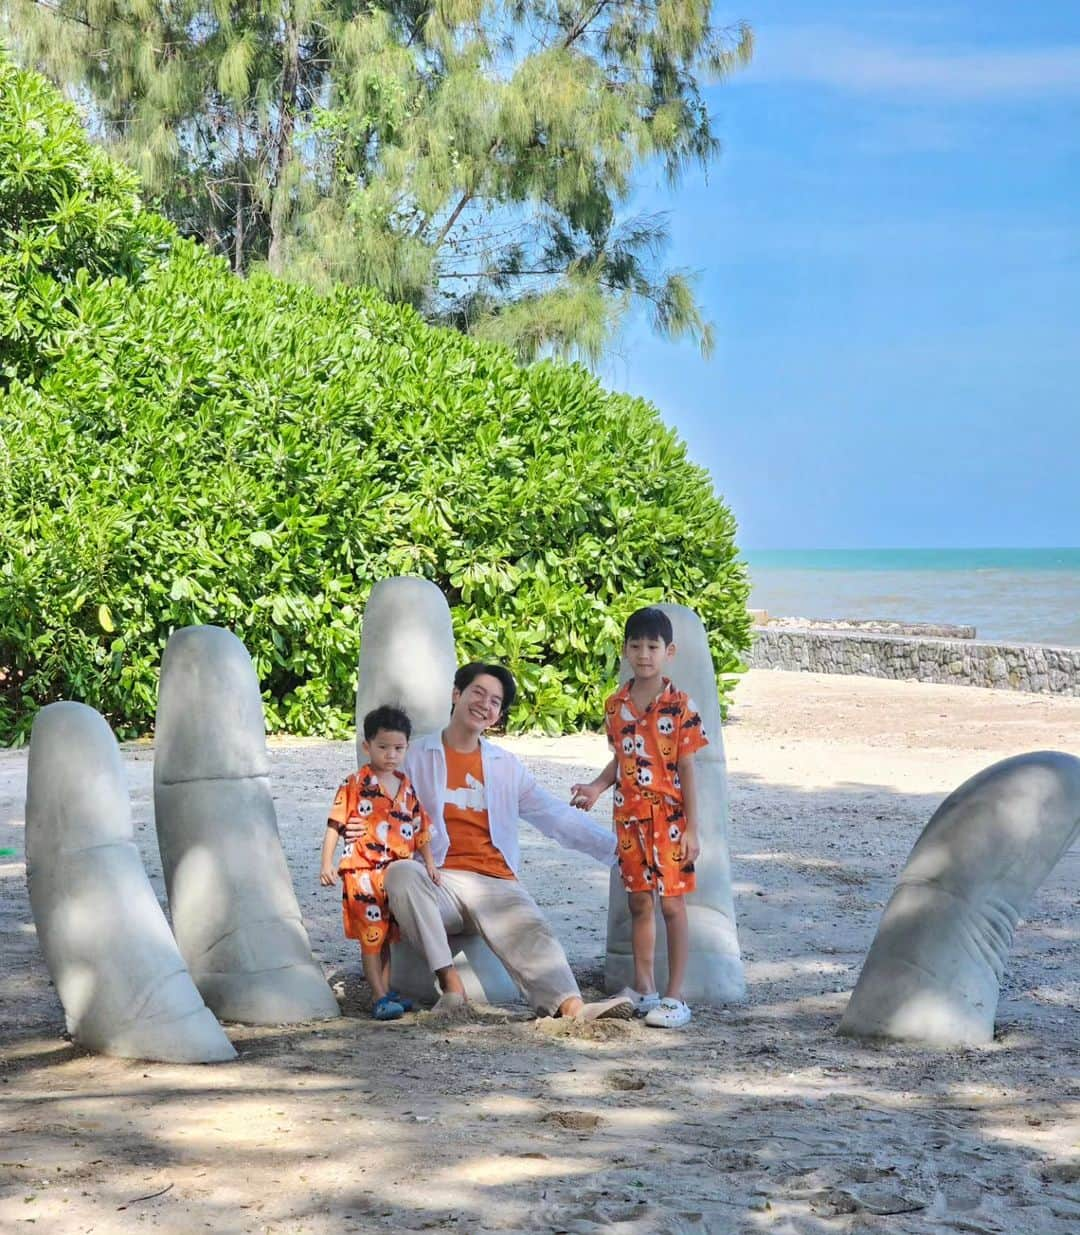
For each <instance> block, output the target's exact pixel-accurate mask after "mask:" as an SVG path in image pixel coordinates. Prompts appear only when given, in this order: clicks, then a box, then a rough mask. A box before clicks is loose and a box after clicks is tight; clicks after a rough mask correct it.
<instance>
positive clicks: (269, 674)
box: [0, 66, 749, 741]
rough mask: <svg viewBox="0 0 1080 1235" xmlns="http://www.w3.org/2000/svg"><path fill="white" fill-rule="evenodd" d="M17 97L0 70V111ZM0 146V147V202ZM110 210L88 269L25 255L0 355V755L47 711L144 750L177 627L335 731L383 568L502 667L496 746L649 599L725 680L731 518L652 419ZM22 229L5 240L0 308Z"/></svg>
mask: <svg viewBox="0 0 1080 1235" xmlns="http://www.w3.org/2000/svg"><path fill="white" fill-rule="evenodd" d="M13 81H14V83H15V85H14V87H13V86H12V82H13ZM26 83H29V86H28V89H31V90H32V91H34V92H39V93H40V91H41V89H42V88H41V86H40V83H39V82H38V81H37V79H36V78H34V77H33V76H32V75H27V74H16V75H14V76H13V71H12V70H10V68H8V67H4V66H0V112H2V111H3V108H4V104H5V99H4V97H3V93H2V92H3V91H10V90H11V89H14V90H15V92H16V93H18V90H19V89H21V88H22V85H23V84H26ZM44 110H45V112H46V113H47V112H48V108H45V109H44ZM54 110H55V113H56V115H57V116H59V118H60V119H59V121H58V123H59V124H60V127H61V128H63V127H64V126H65V125H67V124H68V123H69V121H70V114H69V113H68V111H67V109H66V108H64V107H62V106H61V105H55V107H54ZM48 133H49V130H48V127H47V126H46V132H45V134H44V135H42V140H43V141H45V140H46V138H47V137H48ZM64 133H65V138H64V140H65V142H66V143H67V146H68V148H69V151H70V153H69V154H68V156H67V157H68V158H69V160H70V161H71V162H72V164H73V165H78V166H79V167H81V168H84V169H89V170H84V171H81V172H80V173H79V175H80V176H82V177H84V178H85V179H86V180H87V181H88V188H87V193H88V195H89V197H88V200H97V197H96V189H97V187H98V186H99V173H100V185H101V186H103V187H102V188H101V193H102V194H103V195H104V196H105V197H107V196H108V194H107V192H106V190H107V189H108V188H109V186H116V185H118V184H123V185H126V187H125V188H124V189H123V192H124V193H127V192H128V191H129V190H130V187H131V186H130V182H128V181H126V180H125V179H124V177H122V176H120V174H119V173H117V172H116V170H115V168H114V167H113V166H112V165H111V164H109V163H107V161H104V160H101V159H100V158H99V157H98V156H97V155H96V154H93V153H92V152H91V151H90V150H89V148H88V146H87V145H86V143H85V140H82V141H74V140H73V139H72V138H71V133H70V130H69V129H67V128H65V129H64ZM57 140H59V139H57ZM13 142H14V143H18V142H23V143H24V144H25V134H24V133H23V132H22V131H21V130H18V131H16V132H15V133H14V138H13V136H12V130H11V128H10V126H3V125H0V202H3V201H4V200H6V199H5V197H4V195H5V193H9V192H10V191H11V190H10V186H9V185H8V181H9V180H10V178H11V177H10V173H9V168H10V167H11V166H12V156H11V153H10V149H9V147H11V146H12V145H13ZM57 148H59V146H57ZM19 157H25V156H19ZM56 179H57V183H58V184H60V183H62V181H63V174H62V169H60V168H59V167H57V169H56ZM54 196H55V194H54ZM121 196H122V195H121ZM115 200H117V201H119V199H115ZM117 209H118V210H119V211H120V215H119V216H118V217H117V218H116V219H114V220H113V222H112V223H111V224H110V226H109V228H106V229H105V230H104V232H103V241H107V240H108V238H109V237H110V236H111V237H112V238H113V240H114V242H115V243H114V244H113V248H112V249H111V250H109V248H108V245H107V243H102V245H101V247H100V249H99V250H98V252H97V256H96V258H95V263H96V264H94V263H91V264H87V263H86V262H84V261H83V260H82V258H80V259H79V263H80V264H73V262H74V259H72V262H68V263H67V264H65V262H64V260H62V253H61V252H59V251H57V252H54V253H52V255H51V256H50V257H49V258H48V260H46V259H45V258H40V257H38V256H34V257H33V258H32V260H31V262H30V263H29V266H28V267H27V268H32V274H31V275H30V276H29V277H30V278H31V279H32V280H33V282H34V284H35V286H36V287H37V288H38V292H37V295H38V300H37V302H36V303H37V307H36V309H35V311H34V313H33V314H31V315H29V316H26V315H24V321H23V324H22V325H20V326H19V327H18V330H20V331H21V332H22V333H21V334H20V335H19V338H18V340H17V341H16V346H15V347H12V350H11V351H10V352H8V353H6V354H7V355H8V357H9V363H8V366H7V374H8V388H7V390H6V392H5V391H2V389H0V544H2V545H3V546H4V554H3V558H2V559H0V674H5V675H6V676H5V677H4V680H3V681H2V682H0V738H3V739H4V740H9V741H10V740H19V739H20V738H21V737H22V736H23V735H24V734H25V733H26V731H27V729H28V726H29V723H30V721H31V720H32V717H33V713H34V711H35V710H36V709H37V708H38V707H40V706H43V705H44V704H46V703H49V702H51V701H53V700H54V699H57V698H61V697H74V698H78V699H82V700H84V701H85V702H87V703H89V704H91V705H92V706H94V707H96V708H98V709H99V710H100V711H102V712H103V713H104V714H105V715H106V717H108V719H109V720H110V721H111V723H112V724H113V725H114V726H115V727H116V728H117V730H118V731H119V732H120V733H122V734H124V735H131V734H134V733H137V732H143V731H146V730H147V729H148V728H149V727H150V726H151V724H152V721H153V715H154V708H155V704H156V696H157V673H158V666H159V662H160V657H161V652H162V649H163V648H164V645H165V642H166V640H167V639H168V636H169V633H170V632H171V631H172V630H173V629H175V628H176V627H178V626H183V625H188V624H191V623H198V622H209V623H214V624H217V625H222V626H227V627H230V628H231V629H233V630H235V632H236V633H237V634H238V635H239V636H240V638H241V639H243V641H244V643H245V644H246V646H247V648H248V650H249V651H250V652H251V655H252V657H253V659H254V661H255V665H256V668H257V670H258V673H259V676H260V679H261V682H262V685H263V688H264V697H265V699H266V707H267V718H268V723H269V725H270V727H271V728H272V729H275V730H285V731H288V732H292V733H323V734H332V735H344V734H346V733H348V732H350V731H351V728H352V708H353V697H354V691H355V685H356V682H355V677H356V660H357V654H358V651H359V628H360V618H361V614H362V609H363V604H364V601H365V599H366V597H367V594H368V591H369V589H370V587H371V584H372V583H373V582H375V581H376V580H378V579H380V578H383V577H385V576H388V575H396V574H420V575H424V576H425V577H427V578H429V579H432V580H434V581H435V582H436V583H437V584H438V585H439V586H440V588H442V590H443V591H444V593H445V594H446V596H447V597H448V599H449V601H450V603H451V605H452V607H453V612H454V623H455V630H456V633H457V638H458V642H459V651H460V653H461V655H462V657H468V658H472V657H478V656H483V657H491V658H495V659H499V660H503V661H505V662H506V663H507V664H508V665H509V666H510V668H511V669H512V670H513V671H514V672H515V674H516V675H517V676H518V679H519V681H520V683H521V686H522V691H521V696H520V703H519V704H518V706H517V707H516V708H515V710H514V712H513V714H512V716H511V718H510V727H511V728H513V729H522V728H531V727H537V726H539V727H542V728H544V729H546V730H547V731H548V732H551V733H557V732H563V731H566V730H570V729H574V728H580V727H582V726H587V725H594V724H596V723H597V722H598V721H599V717H600V706H601V699H602V696H603V693H604V691H605V690H607V689H608V688H609V687H610V685H611V683H612V681H613V679H614V675H615V671H616V667H617V651H618V643H619V639H620V631H621V622H622V620H623V618H624V617H625V615H626V613H627V612H628V611H629V610H630V609H632V608H634V607H636V606H637V605H639V604H643V603H647V602H649V601H651V600H656V599H659V598H665V599H670V600H674V601H680V602H683V603H686V604H689V605H692V606H693V607H694V608H695V609H696V610H697V611H698V613H699V614H700V615H701V617H702V619H703V621H704V622H705V624H706V627H707V628H708V630H709V632H710V639H711V642H712V647H713V652H714V658H715V663H716V666H717V669H718V671H719V672H720V673H732V672H734V671H736V670H738V669H739V668H740V652H741V650H742V649H744V648H745V647H746V646H747V643H748V638H749V622H748V619H747V615H746V608H745V601H746V590H747V589H746V582H745V576H744V571H743V567H742V565H741V564H740V563H739V562H738V561H737V558H736V550H735V548H734V544H733V537H734V521H733V519H732V517H731V515H730V513H729V512H728V510H727V509H726V507H725V506H724V505H723V504H722V503H721V502H720V501H719V500H718V499H717V498H716V497H715V496H714V494H713V492H712V488H711V485H710V482H709V479H708V477H707V475H706V474H705V472H703V471H702V470H701V469H700V468H697V467H695V466H694V465H693V464H691V463H690V462H689V461H688V460H687V457H686V452H685V447H684V446H683V445H682V443H681V442H680V441H679V440H678V438H677V437H676V435H675V434H674V433H673V432H672V431H671V430H669V429H667V428H666V427H665V426H664V425H663V424H662V422H661V421H660V419H659V417H658V415H657V413H656V411H655V410H654V409H653V408H652V407H650V406H649V405H648V404H646V403H644V402H643V401H641V400H638V399H632V398H629V397H627V396H624V395H612V394H609V393H607V392H605V391H604V390H603V389H602V388H601V387H600V386H599V385H598V383H597V382H596V381H595V380H594V379H593V378H592V377H591V376H590V375H589V374H588V373H587V372H585V371H584V370H583V369H581V368H579V367H576V366H567V365H562V364H539V365H534V366H531V367H529V368H521V367H519V366H517V365H515V364H514V363H513V361H512V360H511V359H510V356H509V354H508V353H507V352H505V351H503V350H502V349H501V348H498V347H493V346H490V345H484V344H478V343H474V342H471V341H469V340H467V339H465V338H463V337H462V336H460V335H457V334H454V333H452V332H449V331H436V330H432V329H431V328H429V327H427V326H426V325H425V324H424V323H423V321H422V320H421V319H420V318H419V317H418V316H417V314H416V313H414V312H413V311H412V310H410V309H407V308H402V307H395V306H390V305H388V304H387V303H385V302H384V301H382V300H380V299H379V298H378V297H377V296H375V295H374V294H369V293H364V292H357V291H340V292H338V293H336V294H334V295H332V296H330V297H327V298H323V297H320V296H318V295H316V294H315V293H313V292H310V291H306V290H302V289H298V288H295V287H292V286H289V285H286V284H283V283H280V282H277V281H275V280H273V279H270V278H268V277H259V278H253V279H251V280H247V281H245V280H241V279H238V278H236V277H235V276H233V275H232V274H231V273H230V272H229V271H228V269H227V267H226V265H225V264H224V263H223V262H222V261H220V260H218V259H216V258H212V257H210V256H208V255H207V253H206V252H205V251H203V250H201V249H199V248H198V247H197V246H196V245H194V244H192V243H190V242H188V241H182V240H179V241H178V240H176V239H175V238H174V237H173V236H172V234H171V233H170V232H169V231H168V229H167V228H166V227H165V226H164V225H160V223H159V221H157V220H155V219H154V218H153V216H148V215H146V214H142V213H139V211H138V209H137V205H136V203H135V201H134V198H133V197H130V196H129V197H128V198H127V200H126V205H125V204H123V203H121V204H120V205H118V206H117ZM102 210H104V207H102ZM125 211H126V212H127V213H126V215H125V213H124V212H125ZM46 215H47V204H46V206H41V205H39V207H38V208H37V214H36V215H35V216H33V218H36V219H41V218H43V217H45V216H46ZM26 218H27V219H29V220H30V221H29V222H23V223H20V225H19V228H18V229H16V230H15V231H13V230H12V229H8V230H7V231H5V232H4V233H3V235H2V237H0V298H4V299H3V303H5V304H10V303H11V301H10V300H9V299H8V298H9V297H10V296H11V295H12V288H13V287H17V286H18V284H17V282H16V281H15V280H13V278H12V275H11V271H12V267H11V265H10V264H8V265H4V264H2V263H4V262H5V261H6V259H7V258H9V257H10V256H11V254H12V253H13V252H17V251H18V249H19V246H20V245H23V247H24V249H25V248H26V244H25V242H24V241H22V240H21V239H20V237H21V236H23V235H24V234H29V235H31V236H32V235H33V232H34V228H35V226H36V224H35V223H34V221H33V219H32V218H31V217H30V215H29V214H27V216H26ZM125 218H126V224H125V222H124V220H125ZM43 226H44V230H48V224H45V225H43ZM87 227H88V229H89V231H90V232H92V230H93V224H92V223H88V224H87ZM13 236H14V237H15V239H14V240H12V237H13ZM140 246H141V247H140ZM147 246H156V247H157V248H158V249H159V250H160V251H161V252H160V254H159V257H158V260H157V261H156V262H154V263H152V264H147V262H146V260H145V257H146V254H147V252H148V251H149V250H148V248H147ZM91 247H93V244H91ZM35 252H37V251H36V250H35ZM132 254H138V255H139V256H138V260H133V258H132ZM16 274H18V272H17V271H16ZM108 275H115V276H119V277H104V276H108ZM20 277H22V276H20ZM24 284H25V278H24ZM15 299H16V301H17V300H18V293H17V292H16V293H15ZM26 321H30V322H31V323H32V332H33V354H32V358H31V360H32V362H31V361H30V360H26V358H25V357H24V358H23V359H22V360H20V359H19V357H18V356H17V355H16V350H17V347H24V346H25V343H26V340H27V338H28V337H30V336H29V333H28V330H27V328H26V326H25V322H26ZM6 331H7V335H8V338H6V339H5V324H4V323H3V321H0V348H3V347H8V346H10V345H11V342H12V336H13V335H15V334H16V330H14V329H13V328H12V326H11V319H10V316H9V318H8V321H7V324H6ZM12 357H14V359H12Z"/></svg>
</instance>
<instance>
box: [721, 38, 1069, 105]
mask: <svg viewBox="0 0 1080 1235" xmlns="http://www.w3.org/2000/svg"><path fill="white" fill-rule="evenodd" d="M755 33H756V41H755V52H754V62H753V64H752V65H751V66H750V68H749V69H748V70H747V72H746V73H745V74H736V76H735V78H734V79H733V80H734V81H736V82H738V81H739V80H740V78H741V79H742V80H745V81H747V82H751V81H757V82H810V83H814V84H817V85H822V86H829V87H832V88H834V89H837V90H844V91H849V92H851V93H855V94H866V95H887V96H890V97H898V96H906V97H911V96H912V95H914V96H916V97H917V98H919V99H922V100H927V99H931V98H936V99H954V100H958V101H961V100H967V101H974V102H978V101H994V100H1009V99H1012V100H1018V99H1024V98H1040V97H1047V96H1060V95H1078V96H1080V45H1075V46H1061V47H1047V48H1029V49H1026V50H1016V51H996V50H974V51H973V50H967V49H955V50H951V51H949V50H934V51H925V50H920V49H918V48H913V47H900V46H891V45H888V44H884V43H878V42H873V41H871V40H869V39H863V38H858V37H853V36H852V35H850V34H849V33H848V32H846V31H842V30H836V29H831V28H828V27H821V26H805V27H795V28H791V27H788V28H779V27H767V28H765V29H759V30H757V31H756V32H755Z"/></svg>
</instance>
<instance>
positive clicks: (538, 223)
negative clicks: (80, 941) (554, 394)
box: [0, 0, 752, 360]
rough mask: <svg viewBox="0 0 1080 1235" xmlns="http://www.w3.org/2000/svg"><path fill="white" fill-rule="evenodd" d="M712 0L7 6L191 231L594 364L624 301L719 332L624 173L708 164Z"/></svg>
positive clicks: (17, 29) (728, 62)
mask: <svg viewBox="0 0 1080 1235" xmlns="http://www.w3.org/2000/svg"><path fill="white" fill-rule="evenodd" d="M712 10H713V5H712V0H494V2H493V0H435V2H434V3H432V2H431V0H369V2H368V3H366V4H363V5H358V4H356V3H354V0H0V12H2V13H3V18H4V26H6V28H7V34H8V38H9V40H10V42H11V43H12V44H13V46H14V48H15V49H16V51H17V52H18V54H19V55H20V57H21V59H22V60H23V61H24V62H26V63H30V64H32V65H35V66H37V67H40V68H42V69H44V70H45V71H46V72H48V73H49V74H50V75H51V76H53V77H54V78H55V79H57V80H60V81H62V82H64V83H66V84H67V85H68V87H69V88H70V89H71V90H72V91H73V93H74V94H75V97H76V98H79V99H81V100H84V101H85V102H86V103H87V105H88V108H89V119H90V123H91V127H92V129H93V130H94V131H95V132H96V133H97V134H98V135H99V136H101V137H102V138H103V139H104V140H105V141H106V142H107V143H108V144H110V145H111V146H113V147H114V148H116V149H117V150H118V152H119V153H121V154H122V155H123V156H124V157H125V158H127V159H128V161H129V162H131V163H132V165H133V166H135V167H136V168H137V169H138V170H139V172H140V173H141V175H142V177H143V181H144V184H145V185H146V188H147V190H148V192H149V193H150V194H151V195H152V196H153V198H154V200H155V202H156V204H157V205H158V206H159V207H160V208H161V209H162V210H163V211H164V212H165V213H166V214H167V215H169V216H170V217H171V218H172V219H174V220H175V221H176V222H177V224H178V225H179V226H180V227H181V228H182V229H183V230H184V231H185V232H187V233H188V234H192V235H196V236H198V237H200V238H201V239H202V240H204V241H205V242H206V243H207V244H209V245H210V246H211V247H212V248H214V249H216V250H217V251H219V252H224V253H228V254H229V255H230V256H231V259H232V262H233V266H234V269H236V270H237V271H244V270H248V269H250V268H251V267H252V266H254V265H257V264H261V263H265V264H267V265H268V266H269V268H270V269H271V270H272V271H273V272H274V273H278V274H285V275H286V276H288V277H291V278H295V279H297V280H301V281H304V282H307V283H311V284H314V285H315V286H320V287H327V286H329V285H331V284H333V283H335V282H347V283H364V284H370V285H372V286H375V287H377V288H379V289H380V290H381V291H383V292H384V293H385V294H387V295H389V296H390V297H392V298H394V299H398V300H403V301H407V302H409V303H412V304H414V305H416V306H417V307H418V308H420V309H421V310H422V311H423V312H424V313H425V314H426V315H427V316H428V317H430V318H431V319H432V320H435V321H441V322H444V323H447V324H452V325H455V326H457V327H458V328H460V329H462V330H465V331H468V332H470V333H473V334H477V335H480V336H483V337H487V338H491V339H497V340H501V341H503V342H505V343H507V344H509V345H510V346H511V347H512V348H514V349H515V350H516V352H517V353H518V354H519V355H520V356H522V357H523V358H526V359H531V358H533V357H535V356H537V355H539V354H541V353H543V352H545V351H555V352H560V353H564V354H565V353H577V354H580V355H583V356H585V357H587V358H589V359H594V360H595V359H597V358H598V357H599V356H601V355H602V354H603V352H604V350H605V348H606V347H607V346H608V345H609V344H610V342H611V340H612V338H613V337H614V335H615V334H616V332H617V330H618V328H619V324H620V321H621V320H622V318H623V316H624V314H625V313H626V311H627V310H628V309H629V307H630V306H631V305H633V304H634V303H635V302H642V303H645V304H647V305H648V306H649V309H650V311H651V320H652V322H653V324H654V326H655V328H656V330H657V331H658V332H660V333H661V334H663V335H666V336H668V337H690V338H692V339H695V340H696V341H697V342H698V343H699V345H700V346H701V348H702V350H703V351H705V352H708V350H709V349H710V347H711V342H712V334H711V329H710V327H709V325H708V323H707V322H706V321H705V320H704V319H703V317H702V314H701V311H700V309H699V307H698V305H697V303H696V301H695V299H694V295H693V290H692V284H691V279H690V278H689V277H688V275H687V274H686V273H685V272H681V271H666V270H664V269H663V267H662V263H661V258H662V253H663V249H664V246H665V242H666V227H665V220H664V218H663V216H656V215H653V216H638V217H630V218H626V217H624V215H623V211H624V210H625V208H626V204H627V202H628V200H629V198H630V195H631V192H632V189H633V186H634V179H635V175H637V174H639V173H640V172H641V171H642V169H643V168H644V167H645V166H651V165H653V164H656V163H659V164H660V165H662V166H663V168H664V169H665V171H666V175H667V179H668V183H669V185H670V186H672V187H675V186H676V185H678V183H679V182H680V179H681V177H682V176H683V174H684V172H685V171H686V170H687V168H688V167H690V166H691V165H695V164H696V165H699V166H702V167H708V166H709V165H710V164H711V163H712V162H713V160H714V159H715V158H716V156H717V154H718V143H717V139H716V137H715V134H714V132H713V126H712V118H711V116H710V115H709V111H708V108H707V106H706V102H705V97H704V93H703V90H704V85H705V84H706V83H707V82H708V81H711V80H718V79H721V78H723V77H724V76H725V75H727V74H728V73H730V72H731V71H732V70H734V69H735V68H736V67H737V66H738V65H740V64H742V63H744V62H746V61H747V60H748V58H749V56H750V54H751V49H752V38H751V34H750V31H749V30H748V29H747V28H746V27H745V26H743V25H736V26H734V27H729V28H721V27H719V26H717V25H716V24H715V22H714V19H713V12H712Z"/></svg>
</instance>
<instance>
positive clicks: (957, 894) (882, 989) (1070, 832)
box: [840, 751, 1080, 1047]
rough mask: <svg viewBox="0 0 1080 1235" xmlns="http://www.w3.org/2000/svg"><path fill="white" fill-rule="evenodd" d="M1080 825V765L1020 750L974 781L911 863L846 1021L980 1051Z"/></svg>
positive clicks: (865, 1033)
mask: <svg viewBox="0 0 1080 1235" xmlns="http://www.w3.org/2000/svg"><path fill="white" fill-rule="evenodd" d="M1078 830H1080V759H1076V758H1074V757H1073V756H1072V755H1064V754H1060V753H1058V752H1056V751H1037V752H1035V753H1034V754H1029V755H1017V756H1015V757H1014V758H1012V759H1005V760H1003V761H1002V762H1001V763H995V764H993V766H991V767H989V768H986V769H985V770H984V771H982V772H980V773H979V774H978V775H977V776H973V777H972V778H971V780H968V781H965V782H964V784H962V785H961V786H960V787H959V789H957V790H955V791H954V792H953V793H951V794H950V795H949V796H948V797H947V798H946V799H945V801H944V802H943V803H942V804H941V806H940V807H938V809H937V810H936V811H935V812H934V815H933V817H932V818H931V820H930V822H929V823H928V824H927V825H926V828H925V829H924V830H923V833H922V835H921V836H920V837H919V839H918V840H917V841H916V842H915V848H914V849H912V851H911V856H910V857H909V858H908V860H907V865H906V866H905V867H904V870H903V872H902V873H901V875H900V881H899V883H898V884H897V885H896V890H895V891H894V892H893V894H892V897H891V899H890V900H889V903H888V905H887V906H886V907H885V912H884V914H882V918H881V924H880V926H879V927H878V931H877V935H876V936H875V937H874V942H873V943H872V944H871V946H870V951H869V952H868V953H867V957H866V963H865V964H864V965H863V969H862V973H861V974H860V975H859V980H858V982H857V983H856V985H855V990H854V991H853V992H852V995H851V999H850V1001H849V1002H848V1006H847V1009H846V1010H845V1012H844V1015H843V1018H842V1020H841V1022H840V1033H842V1034H846V1035H848V1036H851V1037H876V1038H892V1039H898V1040H901V1041H908V1042H922V1043H925V1044H927V1045H929V1046H939V1047H945V1046H980V1045H983V1044H985V1043H987V1042H990V1041H991V1040H992V1038H993V1036H994V1015H995V1013H996V1010H997V1002H998V994H999V990H1000V983H1001V975H1002V972H1003V970H1004V968H1005V959H1006V957H1007V956H1008V953H1009V947H1010V946H1011V944H1012V938H1013V931H1014V929H1015V927H1016V923H1017V920H1018V919H1019V917H1020V914H1021V913H1022V912H1023V909H1024V906H1025V905H1026V904H1027V902H1028V900H1029V899H1030V897H1031V896H1032V895H1033V894H1034V892H1035V890H1036V889H1037V888H1038V887H1039V885H1040V884H1041V883H1042V882H1043V880H1044V879H1045V878H1046V876H1047V875H1048V874H1049V873H1050V871H1051V870H1053V868H1054V866H1055V865H1056V863H1057V862H1058V860H1059V859H1060V858H1061V857H1062V855H1063V854H1064V853H1065V852H1066V851H1067V850H1068V848H1069V846H1070V844H1071V843H1072V841H1073V839H1074V838H1075V837H1076V834H1077V831H1078Z"/></svg>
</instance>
